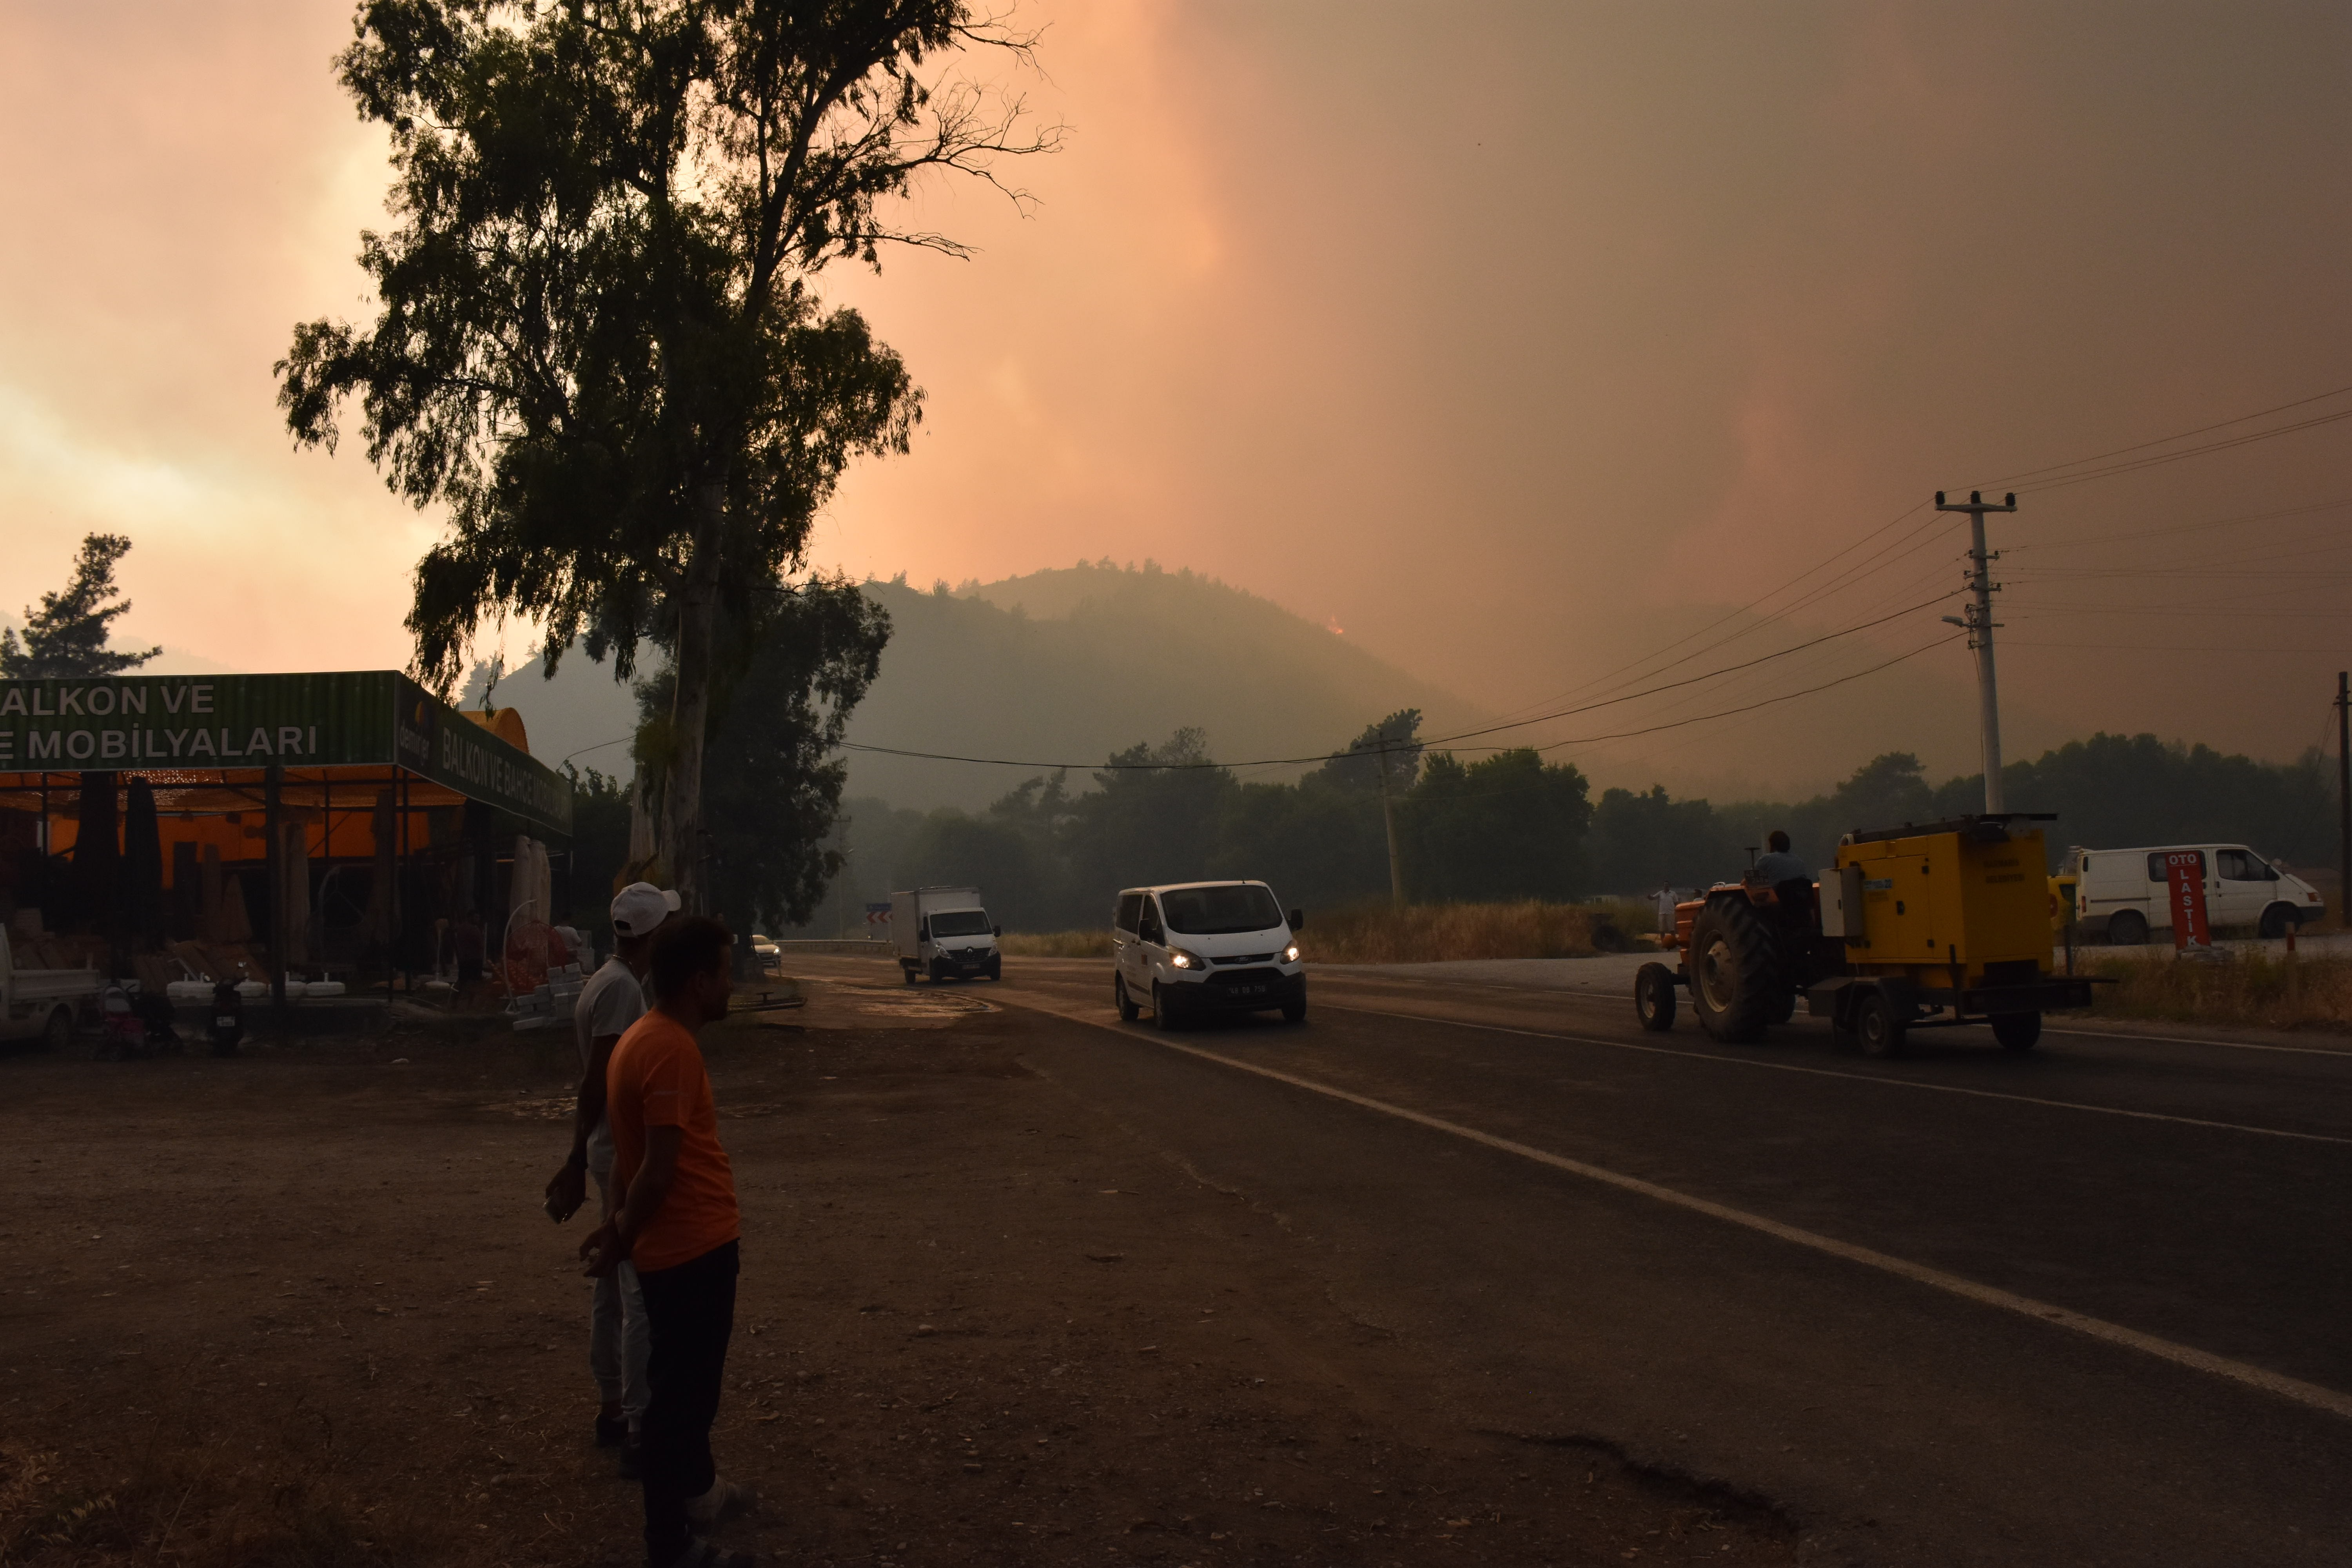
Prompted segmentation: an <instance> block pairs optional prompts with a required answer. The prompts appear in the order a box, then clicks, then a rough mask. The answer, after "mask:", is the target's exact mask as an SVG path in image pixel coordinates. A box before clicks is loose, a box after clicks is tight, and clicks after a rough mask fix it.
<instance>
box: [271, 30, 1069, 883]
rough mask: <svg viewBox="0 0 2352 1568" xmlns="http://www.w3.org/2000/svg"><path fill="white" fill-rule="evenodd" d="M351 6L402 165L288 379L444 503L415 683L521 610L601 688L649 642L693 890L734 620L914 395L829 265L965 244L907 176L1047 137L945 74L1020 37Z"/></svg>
mask: <svg viewBox="0 0 2352 1568" xmlns="http://www.w3.org/2000/svg"><path fill="white" fill-rule="evenodd" d="M355 31H356V37H355V39H354V41H353V42H352V45H351V47H349V48H348V49H346V50H345V51H344V53H343V54H342V56H341V58H340V61H339V66H340V69H341V80H342V83H343V85H344V86H345V87H346V88H347V89H349V90H350V92H351V94H352V98H353V99H354V100H355V101H356V102H357V104H358V106H359V110H360V113H361V115H362V118H364V119H366V120H370V121H377V122H380V123H381V124H383V126H385V127H386V128H387V129H388V131H389V132H390V136H391V148H392V159H393V163H394V176H395V177H394V184H393V187H392V191H391V195H390V198H389V202H388V205H389V208H390V210H391V213H392V215H393V216H394V218H395V220H396V226H394V228H392V229H391V231H390V232H387V233H373V232H371V233H368V234H365V235H363V236H362V247H361V252H360V261H361V264H362V267H363V268H365V269H366V271H367V273H368V274H369V276H370V278H371V279H373V284H374V289H375V293H376V296H377V300H378V303H379V305H380V312H379V314H378V315H377V317H376V320H375V321H374V324H373V326H372V327H369V328H365V329H361V328H354V327H352V325H350V324H348V323H345V322H341V321H325V320H320V321H310V322H307V323H304V324H302V325H299V326H298V327H296V329H295V330H294V335H293V345H292V348H291V350H290V351H289V353H288V355H287V357H286V358H285V359H284V360H282V361H280V362H279V363H278V366H277V372H278V376H279V391H278V403H279V405H280V406H281V407H282V408H283V409H284V410H285V413H286V418H287V423H288V426H289V428H290V429H291V430H292V432H293V434H294V436H295V437H296V439H297V440H298V441H299V442H300V443H302V444H305V445H324V446H326V447H328V448H329V449H330V450H331V449H332V447H333V445H334V442H335V439H336V437H337V433H338V431H337V416H338V414H339V412H340V411H341V407H342V405H343V404H344V403H345V401H346V400H348V399H356V400H357V401H358V403H359V405H360V407H361V409H362V413H363V415H364V426H363V429H364V434H365V437H366V439H367V447H368V455H369V457H370V458H371V459H372V460H373V462H374V463H375V464H376V465H377V467H378V468H380V469H381V470H382V471H383V475H384V478H385V482H386V483H387V484H388V485H389V486H390V487H391V488H392V489H394V491H395V492H396V493H398V494H400V495H402V496H404V497H405V498H406V499H408V500H410V501H412V502H413V503H415V505H417V506H419V507H423V506H426V505H428V504H433V503H439V504H441V505H442V506H444V507H446V511H447V516H448V524H449V532H448V534H447V536H446V538H445V539H444V540H443V541H442V542H440V543H438V544H436V546H435V547H434V548H433V549H432V550H431V551H429V552H427V553H426V554H425V557H424V559H423V560H422V561H421V562H420V563H418V565H417V568H416V573H415V584H414V597H413V601H412V605H411V608H410V611H409V615H408V621H407V624H408V628H409V630H410V631H411V632H412V634H414V636H415V643H416V653H415V668H416V670H417V673H418V674H419V675H420V677H422V678H423V679H426V680H427V681H428V682H429V683H431V684H433V685H434V686H435V687H436V688H437V689H440V690H442V691H444V692H446V691H447V690H448V689H449V688H450V687H451V686H452V685H453V684H454V683H455V682H456V680H457V678H458V677H459V675H460V674H461V673H462V671H463V669H464V668H465V664H466V660H467V653H468V651H469V649H470V646H471V641H472V637H473V636H474V633H475V630H476V628H477V627H478V626H481V625H482V624H483V622H484V621H485V620H486V619H488V618H490V617H494V616H508V615H515V616H524V617H528V618H530V619H534V620H536V621H537V622H538V623H539V624H540V626H541V628H542V630H543V635H544V638H545V647H546V650H547V668H548V669H549V670H550V672H552V670H553V668H554V666H555V663H556V661H557V659H558V658H560V657H561V655H562V653H563V651H564V650H565V649H566V648H567V647H570V646H571V645H572V643H573V642H574V641H579V642H582V643H583V645H584V646H585V647H586V648H587V650H588V651H589V653H590V654H591V655H592V656H593V657H597V658H603V657H604V656H605V655H606V654H607V653H610V654H612V655H613V656H614V670H615V674H616V677H617V678H619V679H629V678H630V677H631V676H632V675H633V673H634V671H635V661H636V656H637V653H638V649H639V647H640V645H641V644H642V643H644V642H646V641H648V640H650V641H651V642H652V643H654V644H655V645H656V647H658V648H660V649H662V650H663V651H665V652H666V653H667V655H668V664H669V668H670V670H671V672H672V674H673V676H674V679H675V698H674V701H675V710H674V714H673V717H672V721H671V722H670V724H669V725H668V726H667V734H668V742H667V748H666V752H665V754H663V755H661V756H659V757H658V758H656V765H657V767H658V768H659V770H660V774H659V777H658V778H657V780H656V783H657V784H658V785H659V793H660V795H661V799H662V802H663V805H662V815H661V818H660V826H661V831H660V835H659V837H660V846H659V847H660V851H661V855H662V858H663V859H664V860H665V862H667V865H668V867H669V868H670V869H671V870H672V872H673V873H674V874H675V875H676V876H677V879H678V882H679V886H680V888H681V890H683V891H684V892H686V893H687V894H688V897H689V899H691V900H697V901H699V900H700V899H701V898H702V897H703V896H705V895H706V894H707V891H708V889H707V886H706V880H707V866H706V862H707V859H708V853H709V846H708V844H707V841H706V838H705V836H704V833H703V830H702V813H703V793H704V792H703V782H702V781H703V771H704V763H703V752H704V749H705V740H706V735H707V731H708V728H709V710H710V702H711V695H712V691H713V689H714V682H715V681H717V680H719V679H721V678H722V677H723V676H724V674H725V673H726V672H725V670H724V669H723V668H721V667H722V665H723V663H724V661H725V657H726V656H725V653H724V651H723V649H722V647H721V646H720V634H719V627H720V626H721V623H722V619H725V618H729V617H731V618H732V619H733V620H734V621H735V622H736V623H737V624H750V623H751V622H752V621H754V620H756V619H757V608H756V604H755V601H756V599H757V598H758V597H759V596H761V595H768V594H772V593H773V592H774V591H775V589H776V586H777V584H778V582H779V580H780V578H782V577H783V576H784V575H785V574H789V573H791V572H793V571H794V570H797V569H799V568H801V567H802V566H803V565H804V564H805V551H806V545H807V542H808V536H809V530H810V526H811V522H812V521H813V519H814V515H815V513H816V511H817V509H818V508H819V507H821V506H822V505H823V504H824V501H825V500H826V499H827V498H828V497H829V496H830V495H831V494H832V493H833V490H834V488H835V484H836V483H837V482H838V480H839V479H840V477H841V475H842V473H843V471H844V469H845V468H846V466H847V465H848V464H849V463H850V462H851V461H852V460H853V459H854V458H857V457H859V456H861V455H881V454H887V453H890V452H904V451H905V450H906V449H907V447H908V437H909V434H910V432H911V430H912V428H913V426H914V425H915V424H916V422H917V421H918V420H919V417H920V416H921V394H920V393H919V390H918V389H917V388H916V386H915V385H914V383H913V381H912V379H911V378H910V377H909V375H908V371H907V368H906V366H905V365H904V363H901V361H900V360H899V357H898V355H897V354H896V353H893V352H892V351H891V350H890V349H889V348H888V346H887V345H886V344H884V343H882V342H877V340H876V338H875V337H874V335H873V333H872V332H871V331H870V330H869V329H868V327H867V325H866V321H864V320H863V319H862V318H861V317H860V316H859V315H858V313H857V312H856V311H855V310H845V309H829V308H827V307H826V306H825V305H824V303H823V302H822V301H821V300H820V299H819V297H818V295H817V293H816V290H815V288H814V283H815V279H816V275H817V274H818V273H820V272H821V271H822V270H823V269H824V268H825V267H826V266H827V265H828V264H831V263H834V262H839V261H854V262H862V263H864V264H866V265H868V266H875V267H878V266H879V264H880V258H881V255H882V253H883V251H884V250H885V248H887V247H889V246H891V245H894V244H897V245H909V246H917V247H928V248H930V249H934V250H940V251H944V252H947V253H949V254H952V255H961V254H963V253H964V247H962V246H961V245H960V244H958V243H957V242H956V241H955V240H953V239H951V238H950V237H947V236H944V235H940V234H936V233H929V232H925V231H922V230H920V229H917V228H913V227H909V226H906V225H904V224H903V223H901V222H899V221H898V217H897V216H896V215H898V213H900V212H901V211H903V209H904V205H905V204H904V202H903V198H904V197H906V196H907V195H908V193H909V192H910V190H911V189H912V188H913V187H914V185H915V184H916V182H917V181H918V180H919V178H921V177H922V176H923V175H925V174H927V173H930V172H938V171H947V172H955V173H962V174H973V175H976V176H978V177H980V178H982V179H985V180H988V181H989V182H991V183H992V184H995V185H996V186H997V188H998V189H1000V190H1003V191H1004V192H1005V194H1006V195H1009V196H1011V197H1012V198H1013V200H1015V201H1016V202H1018V201H1021V200H1023V199H1024V197H1023V194H1022V193H1020V192H1019V191H1017V190H1013V189H1012V188H1011V187H1009V186H1006V185H1004V184H1002V182H1001V180H1000V178H999V171H1000V170H1001V169H1002V167H1003V163H1002V160H1003V158H1004V157H1006V156H1008V155H1013V154H1019V153H1031V152H1040V151H1045V150H1048V149H1050V148H1051V147H1052V146H1053V145H1054V144H1055V132H1054V131H1053V130H1051V129H1046V130H1043V131H1034V132H1027V131H1024V130H1023V129H1022V121H1023V118H1024V117H1023V112H1022V105H1021V104H1020V102H1019V100H1017V99H1013V98H1009V97H1007V96H1005V95H1003V94H1002V93H1001V92H998V91H996V90H994V89H991V88H989V87H987V86H985V85H982V84H978V83H975V82H974V81H973V80H971V79H969V78H967V77H965V76H962V75H960V74H957V72H958V68H959V65H960V62H961V60H963V59H965V58H970V57H969V53H968V51H969V50H970V49H971V48H972V47H992V48H995V49H999V50H1003V51H1008V52H1009V53H1011V54H1012V55H1014V56H1021V55H1024V54H1025V52H1026V50H1027V47H1028V40H1027V39H1026V38H1024V37H1020V36H1017V35H1014V34H1011V33H1008V32H1006V31H1005V30H1004V29H1003V28H1002V27H1001V26H997V25H996V23H995V22H994V21H993V19H992V18H989V17H986V16H976V15H975V14H974V13H973V12H972V11H971V9H970V7H969V6H967V5H965V4H964V3H963V0H562V3H561V4H545V3H534V0H368V3H366V4H364V5H362V6H361V7H360V10H359V13H358V17H357V21H356V26H355ZM642 750H643V748H641V751H642Z"/></svg>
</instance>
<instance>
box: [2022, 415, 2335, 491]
mask: <svg viewBox="0 0 2352 1568" xmlns="http://www.w3.org/2000/svg"><path fill="white" fill-rule="evenodd" d="M2346 419H2352V408H2347V409H2343V410H2341V411H2339V412H2337V413H2335V414H2322V415H2320V416H2317V417H2315V418H2311V419H2302V420H2297V421H2296V422H2295V423H2294V424H2292V425H2281V426H2277V427H2276V428H2275V429H2271V430H2257V431H2254V432H2253V433H2252V434H2251V435H2245V436H2233V437H2231V438H2230V439H2228V440H2226V441H2208V442H2207V443H2205V445H2203V446H2201V447H2189V449H2188V450H2187V451H2184V452H2168V453H2164V454H2162V455H2160V456H2158V457H2153V458H2133V459H2132V460H2131V461H2130V462H2127V463H2111V464H2109V465H2108V466H2107V467H2105V468H2092V469H2090V470H2088V471H2086V472H2084V473H2079V474H2069V475H2066V476H2064V477H2063V478H2060V479H2044V480H2042V482H2041V483H2039V484H2021V485H2019V486H2018V487H2017V489H2018V493H2019V494H2021V495H2034V494H2039V493H2040V492H2042V491H2043V490H2063V489H2067V488H2068V487H2070V486H2073V485H2084V484H2089V483H2090V482H2091V481H2092V480H2093V479H2113V478H2115V477H2116V475H2118V474H2134V473H2137V472H2138V471H2139V470H2140V469H2142V468H2162V467H2163V466H2164V465H2165V464H2167V463H2179V462H2185V461H2187V460H2188V459H2189V458H2201V457H2204V456H2205V455H2206V454H2207V453H2209V452H2226V451H2228V450H2229V449H2230V448H2231V447H2247V446H2252V444H2253V443H2254V442H2256V441H2267V440H2269V439H2271V438H2272V437H2274V436H2292V435H2294V433H2295V432H2296V431H2298V430H2309V429H2313V428H2315V427H2316V426H2321V425H2334V424H2337V423H2339V422H2341V421H2343V420H2346Z"/></svg>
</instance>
